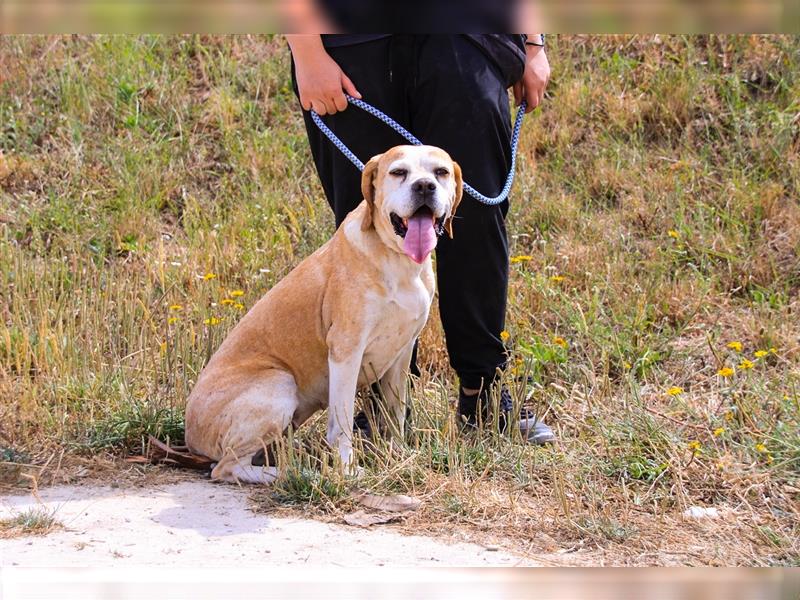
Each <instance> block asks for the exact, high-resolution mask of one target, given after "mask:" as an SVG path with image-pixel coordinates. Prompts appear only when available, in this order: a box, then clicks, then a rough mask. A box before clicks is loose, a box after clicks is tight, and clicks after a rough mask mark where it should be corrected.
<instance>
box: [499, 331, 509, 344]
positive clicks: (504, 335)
mask: <svg viewBox="0 0 800 600" xmlns="http://www.w3.org/2000/svg"><path fill="white" fill-rule="evenodd" d="M510 337H511V334H510V333H508V332H507V331H506V330H505V329H503V331H501V332H500V339H501V340H503V342H507V341H508V338H510Z"/></svg>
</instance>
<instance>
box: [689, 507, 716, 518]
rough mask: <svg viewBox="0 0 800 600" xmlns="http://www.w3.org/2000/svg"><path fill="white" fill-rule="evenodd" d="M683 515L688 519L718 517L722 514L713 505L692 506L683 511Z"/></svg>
mask: <svg viewBox="0 0 800 600" xmlns="http://www.w3.org/2000/svg"><path fill="white" fill-rule="evenodd" d="M683 516H684V517H686V518H687V519H718V518H719V517H720V514H719V511H718V510H717V509H716V508H715V507H713V506H708V507H704V506H690V507H689V508H687V509H686V510H685V511H683Z"/></svg>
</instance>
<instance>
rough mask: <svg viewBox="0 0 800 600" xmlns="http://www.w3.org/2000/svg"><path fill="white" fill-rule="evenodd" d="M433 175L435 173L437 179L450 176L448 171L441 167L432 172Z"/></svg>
mask: <svg viewBox="0 0 800 600" xmlns="http://www.w3.org/2000/svg"><path fill="white" fill-rule="evenodd" d="M434 173H436V176H437V177H447V176H448V175H450V171H448V170H447V169H445V168H443V167H439V168H438V169H436V170H435V171H434Z"/></svg>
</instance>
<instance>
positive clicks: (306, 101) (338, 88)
mask: <svg viewBox="0 0 800 600" xmlns="http://www.w3.org/2000/svg"><path fill="white" fill-rule="evenodd" d="M298 38H301V39H298ZM313 38H316V39H313ZM289 45H290V46H291V48H292V56H293V57H294V66H295V76H296V79H297V89H298V91H299V92H300V105H301V106H302V107H303V109H304V110H314V111H316V112H317V113H318V114H320V115H328V114H331V115H332V114H334V113H336V112H339V111H340V110H344V109H346V108H347V98H345V97H344V95H345V93H347V94H349V95H351V96H353V97H355V98H361V94H360V93H359V91H358V90H357V89H356V86H355V85H354V84H353V82H352V81H350V78H349V77H348V76H347V75H345V73H344V71H342V69H341V68H340V67H339V65H338V64H336V61H335V60H333V59H332V58H331V57H330V55H329V54H328V53H327V52H326V51H325V48H324V47H323V46H322V42H321V40H320V39H319V36H311V35H308V36H305V35H297V36H290V38H289Z"/></svg>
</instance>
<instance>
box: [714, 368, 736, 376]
mask: <svg viewBox="0 0 800 600" xmlns="http://www.w3.org/2000/svg"><path fill="white" fill-rule="evenodd" d="M735 372H736V371H734V370H733V369H731V368H730V367H722V368H721V369H720V370H719V371H717V375H719V376H720V377H731V376H732V375H733V374H734V373H735Z"/></svg>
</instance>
